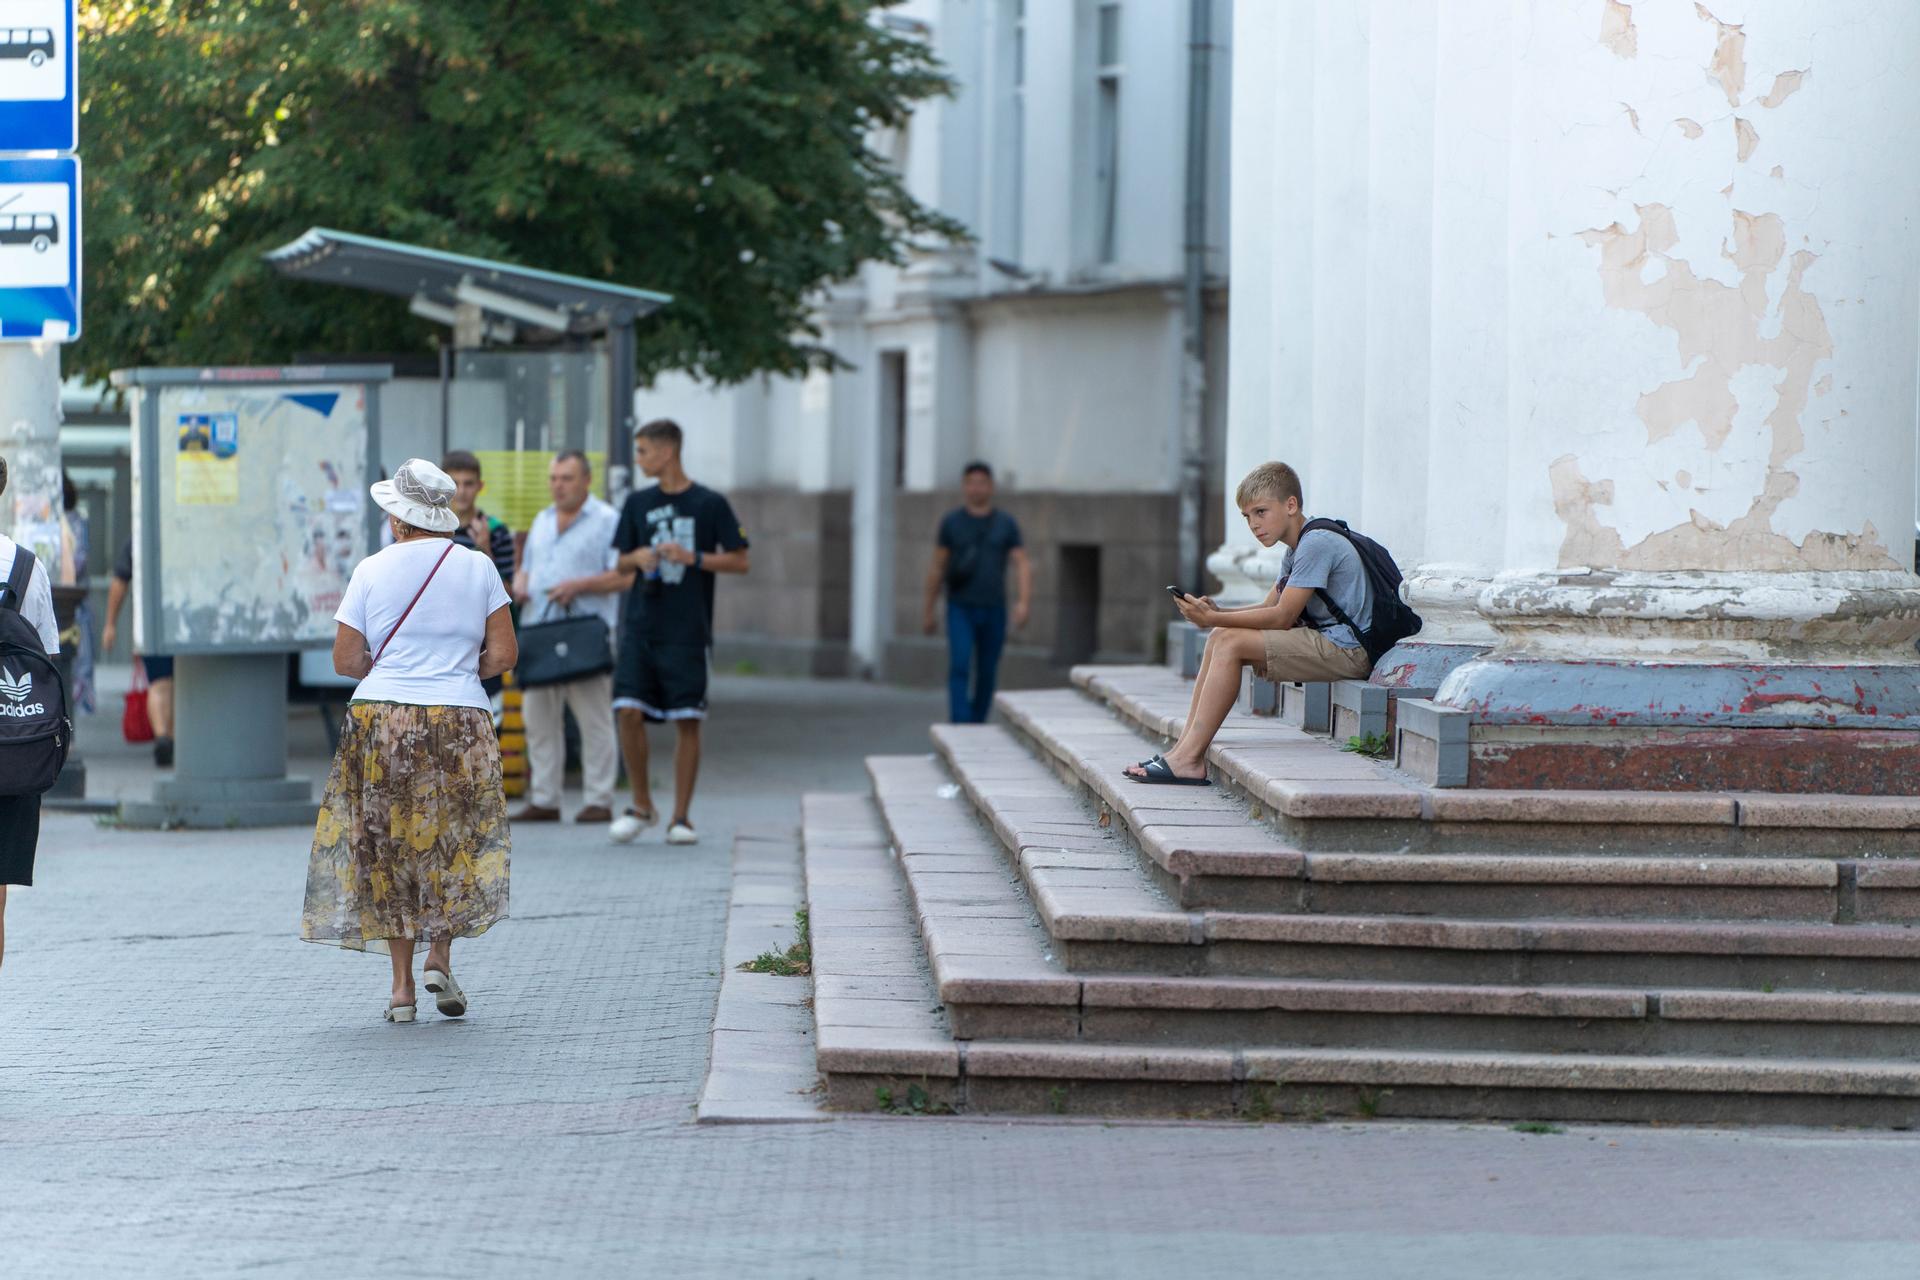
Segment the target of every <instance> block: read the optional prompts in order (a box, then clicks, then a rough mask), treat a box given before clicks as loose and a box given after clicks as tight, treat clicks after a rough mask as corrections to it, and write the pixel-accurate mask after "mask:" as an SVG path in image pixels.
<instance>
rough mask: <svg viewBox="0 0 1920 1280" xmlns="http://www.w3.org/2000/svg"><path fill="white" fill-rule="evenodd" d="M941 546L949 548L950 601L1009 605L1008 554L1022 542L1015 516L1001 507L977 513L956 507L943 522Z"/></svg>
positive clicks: (979, 605)
mask: <svg viewBox="0 0 1920 1280" xmlns="http://www.w3.org/2000/svg"><path fill="white" fill-rule="evenodd" d="M940 545H941V546H943V547H945V548H946V549H947V603H948V604H957V605H964V606H966V607H968V608H973V609H1001V608H1005V607H1006V603H1007V557H1008V556H1009V555H1011V554H1012V553H1013V549H1014V548H1015V547H1017V546H1019V545H1020V526H1019V525H1018V524H1015V523H1014V519H1013V517H1012V516H1010V515H1008V514H1007V513H1006V512H1004V511H999V510H994V511H989V512H987V514H985V515H984V516H976V515H971V514H969V513H968V511H967V509H966V508H965V507H956V508H954V509H953V510H952V511H949V512H947V514H946V517H945V518H944V519H942V520H941V521H940Z"/></svg>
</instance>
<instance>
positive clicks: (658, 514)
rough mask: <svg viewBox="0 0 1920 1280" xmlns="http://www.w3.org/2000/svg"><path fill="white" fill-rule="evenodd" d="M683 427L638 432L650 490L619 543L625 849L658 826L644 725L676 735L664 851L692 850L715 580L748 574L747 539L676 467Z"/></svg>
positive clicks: (636, 446)
mask: <svg viewBox="0 0 1920 1280" xmlns="http://www.w3.org/2000/svg"><path fill="white" fill-rule="evenodd" d="M681 438H682V433H681V431H680V428H679V427H678V426H677V425H675V424H674V423H672V422H669V421H667V420H666V419H665V418H661V419H658V420H656V421H653V422H649V423H647V424H646V425H645V426H643V427H641V428H640V429H639V430H638V431H636V432H635V433H634V440H633V451H634V461H635V462H637V463H638V464H639V467H640V470H641V472H642V473H643V474H644V475H645V476H646V477H647V478H648V479H649V480H652V481H654V483H653V484H652V485H651V486H649V487H648V488H645V489H642V490H640V491H639V492H637V493H634V494H632V495H630V496H629V497H628V498H627V501H626V505H625V506H623V507H622V508H621V509H620V523H619V525H618V526H617V527H616V528H615V530H614V535H613V545H614V546H615V547H616V548H617V549H618V550H619V552H620V560H619V566H618V567H619V568H620V569H623V570H629V571H631V572H633V573H634V574H635V577H634V581H633V586H632V587H630V588H629V589H628V591H627V598H626V600H625V602H624V603H623V605H622V607H621V615H620V644H619V651H618V653H617V655H616V657H615V667H614V676H613V706H614V711H615V713H616V714H617V715H618V716H619V720H620V750H621V753H622V754H623V755H624V756H625V757H626V762H627V778H628V781H629V782H630V783H631V784H632V786H633V804H632V805H631V806H630V807H629V808H628V809H627V811H626V813H624V814H623V815H621V816H620V817H619V818H617V819H615V820H614V823H613V826H612V828H611V829H610V834H611V835H612V837H613V839H614V840H615V841H617V842H619V843H621V844H625V843H627V842H628V841H630V840H632V839H634V838H635V837H637V836H638V835H639V834H640V832H641V831H642V830H644V829H645V828H647V827H649V826H651V825H653V823H654V822H655V821H656V820H657V819H658V816H659V815H658V814H657V813H656V812H655V811H654V806H653V793H652V790H651V788H650V786H649V784H648V781H647V722H648V721H649V720H655V721H666V722H668V723H670V724H672V725H673V726H674V728H675V730H676V731H677V734H678V741H677V742H676V743H675V746H674V754H673V821H672V822H671V823H670V824H669V825H668V827H667V843H668V844H695V843H697V842H698V841H699V838H700V837H699V836H698V835H697V834H695V832H694V829H693V823H692V821H691V820H690V819H689V817H688V809H689V808H690V807H691V806H692V804H693V784H694V781H695V779H696V778H697V777H698V776H699V772H700V722H701V721H702V720H704V719H706V717H707V661H708V657H707V655H708V650H709V649H710V648H711V647H712V645H713V597H714V586H715V575H716V574H722V573H745V572H746V571H747V533H746V530H745V529H744V528H742V527H741V525H740V521H739V520H738V519H736V518H735V517H734V514H733V507H732V506H731V505H730V504H729V503H728V502H727V500H726V499H725V498H724V497H722V496H720V495H719V494H718V493H715V492H714V491H713V490H712V489H709V488H707V487H706V486H705V485H700V484H695V483H694V482H693V481H692V480H691V479H690V478H688V476H687V473H686V471H685V469H684V468H682V467H681V465H680V442H681Z"/></svg>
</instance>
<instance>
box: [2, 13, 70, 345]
mask: <svg viewBox="0 0 1920 1280" xmlns="http://www.w3.org/2000/svg"><path fill="white" fill-rule="evenodd" d="M5 12H6V7H5V6H4V5H0V13H5ZM79 336H80V161H79V159H78V158H77V157H75V156H50V157H46V158H28V157H22V156H0V342H19V341H23V340H27V339H34V338H49V339H54V340H56V341H61V342H71V341H73V340H74V339H75V338H77V337H79Z"/></svg>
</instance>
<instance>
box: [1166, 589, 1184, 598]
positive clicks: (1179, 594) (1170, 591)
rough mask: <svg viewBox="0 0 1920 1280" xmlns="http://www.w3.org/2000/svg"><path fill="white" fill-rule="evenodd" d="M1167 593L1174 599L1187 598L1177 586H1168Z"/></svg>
mask: <svg viewBox="0 0 1920 1280" xmlns="http://www.w3.org/2000/svg"><path fill="white" fill-rule="evenodd" d="M1167 594H1168V595H1170V596H1172V597H1173V598H1174V599H1175V600H1185V599H1186V598H1187V593H1186V592H1184V591H1182V590H1181V589H1180V588H1178V587H1168V588H1167Z"/></svg>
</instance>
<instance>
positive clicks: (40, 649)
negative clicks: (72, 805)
mask: <svg viewBox="0 0 1920 1280" xmlns="http://www.w3.org/2000/svg"><path fill="white" fill-rule="evenodd" d="M32 580H33V552H31V551H29V550H27V549H26V548H25V547H22V546H15V547H14V551H13V572H12V573H10V574H8V575H7V581H6V583H5V585H4V586H0V796H37V795H39V794H40V793H41V792H43V791H46V790H48V789H49V788H51V787H52V786H53V783H54V779H56V778H58V777H59V776H60V770H61V769H63V768H65V767H66V763H67V752H68V751H69V750H71V749H72V747H73V720H72V718H71V717H70V716H69V715H68V714H67V683H66V681H65V680H63V679H61V678H60V668H58V667H56V666H54V665H53V659H52V658H49V657H48V656H47V650H46V647H45V646H44V645H42V644H41V643H40V632H39V630H38V629H37V628H35V626H34V625H33V624H32V623H31V622H28V621H27V620H26V617H25V616H24V615H22V614H21V612H20V606H21V603H22V602H23V601H24V600H25V599H26V598H27V584H28V583H29V582H31V581H32Z"/></svg>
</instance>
